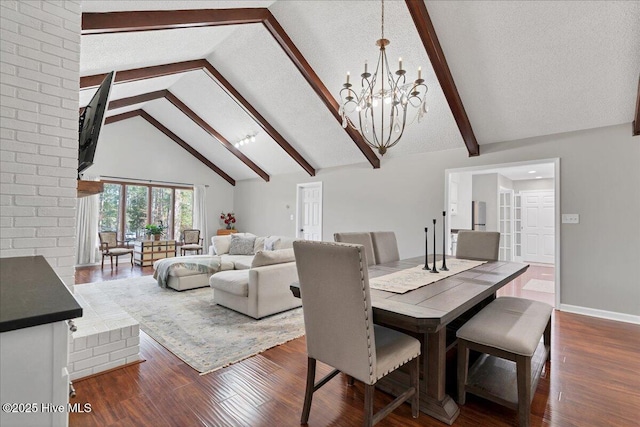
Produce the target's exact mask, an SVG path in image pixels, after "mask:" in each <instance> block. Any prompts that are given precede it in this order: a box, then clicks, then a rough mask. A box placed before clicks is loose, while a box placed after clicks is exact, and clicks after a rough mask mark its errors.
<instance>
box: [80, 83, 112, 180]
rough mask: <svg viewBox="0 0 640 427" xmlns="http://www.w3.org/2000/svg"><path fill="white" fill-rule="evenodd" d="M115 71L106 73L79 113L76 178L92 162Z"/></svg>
mask: <svg viewBox="0 0 640 427" xmlns="http://www.w3.org/2000/svg"><path fill="white" fill-rule="evenodd" d="M114 75H115V71H112V72H110V73H109V74H107V77H105V78H104V80H103V81H102V83H101V84H100V87H99V88H98V90H97V91H96V93H95V95H93V98H91V101H89V104H87V106H86V107H85V109H84V111H82V113H81V114H80V123H79V127H78V179H80V174H81V173H82V172H83V171H84V170H85V169H87V168H88V167H89V166H91V165H92V164H93V157H94V156H95V154H96V147H97V144H98V135H99V134H100V129H101V128H102V125H103V124H104V118H105V114H104V113H105V112H106V111H107V104H108V102H109V92H110V91H111V84H112V83H113V77H114Z"/></svg>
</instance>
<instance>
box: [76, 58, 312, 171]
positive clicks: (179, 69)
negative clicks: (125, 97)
mask: <svg viewBox="0 0 640 427" xmlns="http://www.w3.org/2000/svg"><path fill="white" fill-rule="evenodd" d="M194 70H203V71H205V74H207V75H208V76H209V77H210V78H211V79H212V80H213V81H214V82H216V83H217V84H218V85H219V86H220V88H221V89H222V90H224V91H225V92H226V93H227V95H229V97H230V98H231V99H232V100H233V101H234V102H235V103H236V104H238V105H239V106H240V107H241V108H242V109H244V111H245V112H246V113H247V114H248V115H249V116H250V117H251V118H252V119H253V120H254V121H255V122H256V123H258V124H259V125H260V127H261V128H262V129H264V131H265V132H266V133H267V134H268V135H269V136H270V137H271V138H272V139H273V140H274V141H275V142H276V143H277V144H278V145H279V146H280V147H282V149H283V150H284V151H285V152H286V153H287V154H288V155H289V156H290V157H291V158H292V159H293V160H294V161H295V162H296V163H298V164H299V165H300V166H301V167H302V168H303V169H304V170H305V171H306V172H307V173H308V174H309V175H310V176H315V174H316V171H315V169H314V168H313V166H311V164H310V163H309V162H308V161H307V160H306V159H305V158H304V157H302V155H301V154H300V153H298V151H297V150H296V149H295V148H293V146H291V144H289V142H288V141H287V140H286V139H284V137H283V136H282V135H281V134H280V133H279V132H278V131H277V130H276V129H275V128H274V127H273V126H271V124H270V123H269V122H268V121H267V119H265V118H264V117H263V116H262V114H260V113H259V112H258V110H256V109H255V108H254V107H253V105H251V104H250V103H249V101H247V100H246V98H244V97H243V96H242V95H241V94H240V92H238V91H237V90H236V88H235V87H233V85H232V84H231V83H229V81H228V80H227V79H225V78H224V76H223V75H222V74H221V73H220V72H219V71H218V70H217V69H216V68H215V67H214V66H213V65H211V63H210V62H209V61H207V60H206V59H196V60H192V61H185V62H174V63H171V64H164V65H156V66H153V67H144V68H136V69H131V70H123V71H117V72H116V76H115V82H116V83H128V82H132V81H137V80H143V79H150V78H154V77H161V76H166V75H170V74H178V73H184V72H188V71H194ZM104 76H106V74H96V75H92V76H85V77H81V78H80V87H81V88H86V87H91V86H94V85H99V84H100V83H101V82H102V80H103V79H104Z"/></svg>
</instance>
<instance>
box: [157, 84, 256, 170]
mask: <svg viewBox="0 0 640 427" xmlns="http://www.w3.org/2000/svg"><path fill="white" fill-rule="evenodd" d="M166 99H167V100H168V101H169V102H170V103H172V104H173V105H174V106H175V107H176V108H177V109H179V110H180V111H182V112H183V113H184V114H185V115H186V116H187V117H189V118H190V119H191V120H193V121H194V122H195V123H196V124H197V125H198V126H200V127H201V128H202V129H203V130H204V131H205V132H207V133H208V134H209V135H211V136H213V137H214V138H215V139H217V140H218V141H220V143H221V144H222V145H223V146H224V147H225V148H226V149H227V150H229V151H231V152H232V153H233V154H234V155H235V156H236V157H237V158H238V159H240V161H242V163H244V164H245V165H247V166H248V167H249V168H250V169H251V170H252V171H254V172H255V173H256V174H257V175H259V176H260V177H261V178H262V179H264V180H265V181H266V182H269V175H268V174H267V173H266V172H265V171H263V170H262V169H260V167H259V166H258V165H256V164H255V163H253V162H252V161H251V159H249V158H248V157H247V156H245V155H244V153H243V152H242V151H240V150H238V149H237V148H236V147H234V146H233V144H232V143H230V142H229V141H227V139H226V138H225V137H224V136H222V135H221V134H220V132H218V131H216V130H215V129H214V128H213V127H211V125H210V124H209V123H207V122H206V121H205V120H204V119H202V118H201V117H200V116H198V115H197V114H196V113H195V112H194V111H193V110H192V109H190V108H189V107H187V105H186V104H185V103H184V102H182V101H180V100H179V99H178V98H177V97H176V96H175V95H174V94H172V93H171V92H169V91H167V95H166Z"/></svg>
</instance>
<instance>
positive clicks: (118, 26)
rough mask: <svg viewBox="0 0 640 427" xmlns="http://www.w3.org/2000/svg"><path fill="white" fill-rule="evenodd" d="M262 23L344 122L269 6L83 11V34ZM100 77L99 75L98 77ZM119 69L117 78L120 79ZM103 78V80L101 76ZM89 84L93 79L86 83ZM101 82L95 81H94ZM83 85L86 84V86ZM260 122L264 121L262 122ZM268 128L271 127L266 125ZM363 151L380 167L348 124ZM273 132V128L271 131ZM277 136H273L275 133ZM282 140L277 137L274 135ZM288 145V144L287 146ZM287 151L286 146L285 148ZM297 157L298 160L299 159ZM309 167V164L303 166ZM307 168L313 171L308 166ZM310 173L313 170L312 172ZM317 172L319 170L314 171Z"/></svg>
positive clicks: (336, 115)
mask: <svg viewBox="0 0 640 427" xmlns="http://www.w3.org/2000/svg"><path fill="white" fill-rule="evenodd" d="M255 23H262V24H263V25H264V26H265V27H266V28H267V30H268V31H269V33H270V34H271V35H272V36H273V37H274V38H275V40H276V42H277V43H278V44H279V45H280V47H281V48H282V49H283V50H284V52H285V53H286V55H287V56H288V57H289V59H291V61H293V63H294V65H295V66H296V67H297V68H298V70H299V71H300V73H301V74H302V76H303V77H304V78H305V80H307V82H308V83H309V84H310V85H311V88H312V89H313V90H314V91H315V92H316V94H317V95H318V96H319V97H320V100H321V101H322V102H323V103H324V104H325V106H326V107H327V108H328V109H329V111H330V112H331V114H332V115H333V116H334V117H335V119H336V120H337V121H338V123H342V117H340V114H339V113H338V111H339V105H338V102H337V101H336V100H335V98H334V97H333V96H332V95H331V92H329V90H328V89H327V88H326V86H325V85H324V83H322V81H321V80H320V78H319V77H318V75H317V74H316V73H315V71H314V70H313V68H311V65H309V63H308V62H307V60H306V59H305V58H304V56H303V55H302V53H301V52H300V51H299V50H298V48H297V47H296V46H295V45H294V44H293V41H291V38H290V37H289V36H288V35H287V33H286V32H285V31H284V29H283V28H282V26H281V25H280V23H279V22H278V21H277V20H276V18H275V17H274V16H273V15H272V14H271V12H269V10H268V9H265V8H255V9H249V8H246V9H200V10H178V11H150V12H110V13H83V14H82V34H106V33H119V32H132V31H151V30H169V29H175V28H194V27H207V26H217V25H238V24H255ZM95 78H96V79H97V77H95ZM117 78H118V77H117V73H116V81H117ZM100 81H102V80H100ZM86 84H89V83H86ZM96 84H99V82H98V83H95V81H92V82H91V85H96ZM81 87H85V86H82V85H81ZM258 123H260V122H258ZM265 131H267V129H265ZM345 131H346V132H347V134H348V135H349V137H350V138H351V139H352V140H353V142H354V143H355V144H356V146H357V147H358V148H359V149H360V151H361V152H362V154H363V155H364V156H365V157H366V158H367V160H368V161H369V163H371V165H372V166H373V167H374V168H379V167H380V159H379V158H378V157H377V156H376V154H375V153H374V152H373V150H372V149H371V147H369V145H367V143H366V142H365V140H364V138H362V135H360V133H358V131H356V130H355V129H353V128H352V127H350V126H347V128H346V129H345ZM267 132H269V131H267ZM272 138H273V136H272ZM274 140H275V141H276V142H278V143H279V141H278V140H277V139H275V138H274ZM283 148H284V147H283ZM285 151H286V149H285ZM296 161H298V160H297V159H296ZM303 167H304V168H305V170H307V168H306V167H305V166H303ZM307 172H309V171H308V170H307ZM309 173H310V172H309ZM314 174H315V171H314Z"/></svg>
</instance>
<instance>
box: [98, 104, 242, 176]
mask: <svg viewBox="0 0 640 427" xmlns="http://www.w3.org/2000/svg"><path fill="white" fill-rule="evenodd" d="M138 116H140V117H142V118H143V119H145V120H146V121H147V122H149V123H150V124H151V125H152V126H154V127H155V128H156V129H158V130H159V131H160V132H162V133H163V134H165V135H166V136H168V137H169V138H171V139H172V140H173V141H174V142H176V143H177V144H178V145H179V146H181V147H182V148H184V149H185V150H186V151H187V152H189V154H191V155H192V156H193V157H195V158H196V159H198V160H200V162H202V164H204V165H205V166H206V167H208V168H209V169H211V170H212V171H214V172H215V173H217V174H218V175H220V176H221V177H222V178H223V179H224V180H225V181H227V182H228V183H229V184H231V185H233V186H235V185H236V181H235V180H234V179H233V178H231V177H230V176H229V175H227V174H226V173H225V172H224V171H223V170H222V169H220V168H219V167H217V166H216V165H214V164H213V163H211V161H210V160H209V159H207V158H206V157H204V156H203V155H202V154H200V152H198V151H197V150H196V149H195V148H193V147H192V146H190V145H189V144H187V143H186V142H185V141H184V140H182V139H181V138H180V137H179V136H178V135H176V134H175V133H173V132H171V131H170V130H169V129H167V128H166V127H165V126H163V125H162V124H161V123H160V122H159V121H157V120H156V119H154V118H153V117H151V116H150V115H149V113H147V112H146V111H144V110H134V111H127V112H126V113H122V114H117V115H115V116H111V117H107V118H106V119H105V121H104V124H105V125H108V124H111V123H116V122H119V121H122V120H126V119H130V118H132V117H138Z"/></svg>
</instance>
